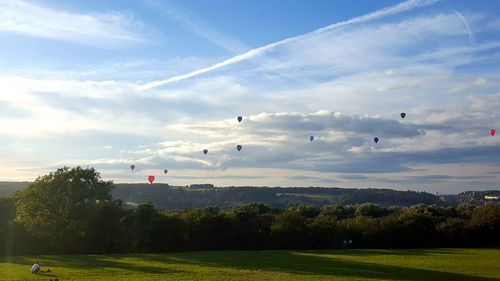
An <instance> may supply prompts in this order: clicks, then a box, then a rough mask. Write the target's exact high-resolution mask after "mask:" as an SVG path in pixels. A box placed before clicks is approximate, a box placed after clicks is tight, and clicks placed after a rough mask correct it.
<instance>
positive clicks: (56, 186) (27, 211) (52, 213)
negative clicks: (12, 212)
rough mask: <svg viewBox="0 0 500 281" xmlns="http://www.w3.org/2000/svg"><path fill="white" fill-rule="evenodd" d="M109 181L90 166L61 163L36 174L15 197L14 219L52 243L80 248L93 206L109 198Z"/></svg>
mask: <svg viewBox="0 0 500 281" xmlns="http://www.w3.org/2000/svg"><path fill="white" fill-rule="evenodd" d="M111 189H112V182H110V181H103V180H102V179H101V176H100V174H99V173H98V172H96V171H95V170H94V169H93V168H90V169H89V168H87V169H82V168H81V167H76V168H72V169H70V168H68V167H64V168H61V169H58V170H56V171H55V172H51V173H50V174H48V175H45V176H40V177H38V178H37V179H36V180H35V182H34V183H33V184H31V185H30V186H29V187H28V188H27V189H26V190H24V191H21V192H18V193H17V194H16V195H15V197H16V219H15V221H16V222H17V223H19V224H21V225H23V226H24V227H25V228H26V229H27V230H28V231H29V232H30V233H32V234H33V235H34V236H35V237H40V238H44V239H45V240H46V241H47V242H49V243H53V246H54V247H56V246H57V248H59V249H60V250H61V251H64V249H71V250H72V251H75V249H79V248H80V247H81V246H82V245H81V243H80V244H79V243H78V241H79V240H81V239H82V238H85V235H86V233H87V231H88V228H89V227H90V226H91V223H92V214H93V210H95V207H96V206H97V205H99V204H101V203H103V202H109V201H110V200H111V195H110V191H111Z"/></svg>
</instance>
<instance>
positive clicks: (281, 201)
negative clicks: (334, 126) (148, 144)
mask: <svg viewBox="0 0 500 281" xmlns="http://www.w3.org/2000/svg"><path fill="white" fill-rule="evenodd" d="M113 198H115V199H120V200H123V201H125V202H134V203H143V202H151V203H152V204H154V205H155V206H156V207H158V208H161V209H166V210H179V209H185V208H205V207H210V206H215V205H216V206H219V207H221V208H229V207H234V206H239V205H243V204H246V203H249V202H258V203H264V204H267V205H270V206H273V207H280V208H284V207H290V206H296V205H304V204H307V205H313V206H324V205H331V204H339V205H351V204H362V203H367V202H370V203H375V204H378V205H380V206H411V205H415V204H437V205H443V204H444V203H443V201H441V199H440V198H439V197H438V196H435V195H433V194H430V193H427V192H416V191H396V190H391V189H375V188H370V189H355V188H322V187H289V188H283V187H251V186H247V187H211V188H206V189H200V188H199V187H198V186H196V188H189V187H171V186H168V185H166V184H155V185H149V184H117V185H116V188H115V189H114V190H113Z"/></svg>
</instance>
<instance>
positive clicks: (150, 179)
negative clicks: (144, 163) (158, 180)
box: [148, 176, 155, 184]
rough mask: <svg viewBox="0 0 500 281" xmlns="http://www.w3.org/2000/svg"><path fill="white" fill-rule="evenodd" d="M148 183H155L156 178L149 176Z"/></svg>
mask: <svg viewBox="0 0 500 281" xmlns="http://www.w3.org/2000/svg"><path fill="white" fill-rule="evenodd" d="M148 181H149V184H153V182H154V181H155V176H149V177H148Z"/></svg>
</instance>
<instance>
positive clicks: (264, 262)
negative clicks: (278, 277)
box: [141, 251, 500, 281]
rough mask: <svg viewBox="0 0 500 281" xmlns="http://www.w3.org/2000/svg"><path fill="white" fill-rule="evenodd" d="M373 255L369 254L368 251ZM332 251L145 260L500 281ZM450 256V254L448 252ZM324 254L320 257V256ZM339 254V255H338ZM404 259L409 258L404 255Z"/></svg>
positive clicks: (408, 280)
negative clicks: (371, 260)
mask: <svg viewBox="0 0 500 281" xmlns="http://www.w3.org/2000/svg"><path fill="white" fill-rule="evenodd" d="M368 252H369V251H368ZM328 253H331V251H325V252H323V253H322V252H320V253H318V252H317V251H315V252H311V251H260V252H244V251H242V252H239V251H234V252H223V253H222V254H221V252H198V253H181V254H175V257H176V258H173V257H172V255H161V254H150V255H143V256H141V258H142V259H147V260H150V261H154V262H166V263H174V264H192V265H196V266H208V267H216V268H232V269H239V270H265V271H274V272H286V273H292V274H299V275H329V276H342V277H355V278H367V279H368V278H378V279H384V280H404V281H417V280H470V281H500V279H498V278H489V277H479V276H470V275H464V274H460V273H452V272H443V271H437V270H432V269H418V268H411V267H404V266H390V265H381V264H375V263H364V262H355V261H346V260H341V259H337V258H334V257H325V256H321V255H322V254H328ZM447 253H449V252H447ZM317 254H320V255H317ZM337 254H338V253H337ZM401 255H405V253H404V252H401Z"/></svg>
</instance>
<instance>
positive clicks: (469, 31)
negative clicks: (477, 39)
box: [450, 9, 472, 40]
mask: <svg viewBox="0 0 500 281" xmlns="http://www.w3.org/2000/svg"><path fill="white" fill-rule="evenodd" d="M450 10H452V11H453V12H455V14H457V15H458V16H459V17H460V18H461V19H462V21H463V22H464V25H465V28H466V29H467V32H468V34H469V39H470V40H472V31H471V29H470V26H469V24H468V23H467V21H466V20H465V18H464V16H462V14H461V13H460V12H459V11H457V10H453V9H450Z"/></svg>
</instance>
